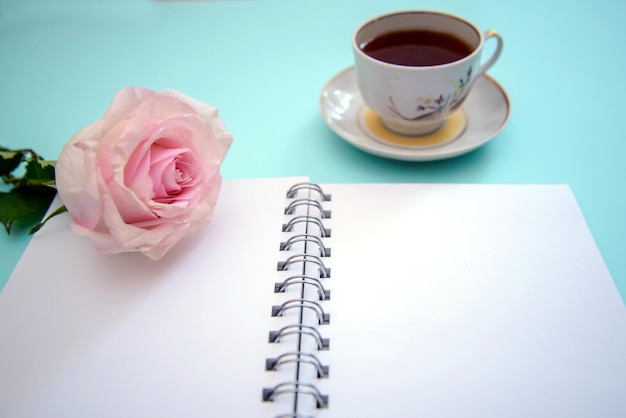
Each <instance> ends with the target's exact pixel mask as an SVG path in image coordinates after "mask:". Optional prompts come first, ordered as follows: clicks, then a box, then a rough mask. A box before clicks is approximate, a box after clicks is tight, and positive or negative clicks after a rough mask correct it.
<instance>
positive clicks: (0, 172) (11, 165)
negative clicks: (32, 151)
mask: <svg viewBox="0 0 626 418" xmlns="http://www.w3.org/2000/svg"><path fill="white" fill-rule="evenodd" d="M22 161H24V153H23V152H22V151H8V150H4V149H3V150H0V176H6V175H8V174H10V173H11V172H12V171H13V170H15V169H16V168H17V167H19V165H20V163H21V162H22Z"/></svg>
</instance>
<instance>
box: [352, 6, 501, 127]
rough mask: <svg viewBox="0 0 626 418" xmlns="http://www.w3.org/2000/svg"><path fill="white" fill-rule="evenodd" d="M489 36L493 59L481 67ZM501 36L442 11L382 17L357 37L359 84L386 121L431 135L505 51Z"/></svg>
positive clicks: (367, 101)
mask: <svg viewBox="0 0 626 418" xmlns="http://www.w3.org/2000/svg"><path fill="white" fill-rule="evenodd" d="M487 39H495V40H496V42H497V43H496V46H495V49H494V51H493V53H492V55H491V57H490V58H489V59H488V60H487V61H486V62H485V63H483V64H482V65H481V53H482V51H483V47H484V45H485V41H486V40H487ZM502 45H503V40H502V37H501V36H500V35H499V34H498V33H497V32H495V31H493V30H489V31H487V32H485V33H482V32H481V31H480V30H479V29H478V28H477V27H476V26H475V25H473V24H472V23H470V22H468V21H467V20H465V19H463V18H460V17H457V16H454V15H451V14H447V13H442V12H434V11H419V10H415V11H413V10H409V11H400V12H394V13H389V14H384V15H381V16H377V17H375V18H373V19H370V20H368V21H367V22H365V23H363V24H362V25H361V26H359V27H358V28H357V29H356V31H355V32H354V35H353V36H352V49H353V51H354V60H355V61H354V64H355V72H356V79H357V84H358V87H359V91H360V93H361V95H362V96H363V100H364V101H365V104H366V105H367V106H368V107H369V108H370V109H371V110H373V111H374V112H375V113H376V114H378V116H380V118H381V121H382V123H383V125H384V126H385V127H386V128H387V129H389V130H391V131H393V132H395V133H398V134H401V135H415V136H417V135H426V134H429V133H432V132H434V131H436V130H437V129H439V128H440V127H441V126H442V125H443V123H444V122H445V120H446V118H448V117H449V116H450V115H451V114H452V113H453V112H455V111H456V110H457V109H459V107H460V106H461V104H462V103H463V100H464V99H465V97H466V96H467V94H468V93H469V91H470V89H471V88H472V85H473V82H474V80H475V79H476V78H477V77H479V76H481V75H482V74H484V73H485V72H486V71H487V70H488V69H489V68H490V67H491V66H492V65H493V64H494V63H495V62H496V60H497V59H498V57H499V55H500V53H501V51H502Z"/></svg>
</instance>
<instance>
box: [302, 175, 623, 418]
mask: <svg viewBox="0 0 626 418" xmlns="http://www.w3.org/2000/svg"><path fill="white" fill-rule="evenodd" d="M324 189H325V191H326V192H327V193H331V194H332V220H331V224H332V238H331V239H330V244H329V245H330V247H332V259H331V261H332V263H331V266H332V267H331V268H332V272H333V275H332V278H331V279H329V280H327V281H326V282H325V285H326V286H327V287H328V288H329V289H330V290H331V292H332V299H331V301H330V302H328V305H327V310H328V311H329V312H330V313H331V315H332V319H333V322H332V324H331V325H330V327H329V328H328V331H327V333H328V336H329V337H330V340H331V348H330V350H329V351H328V353H327V355H326V356H325V357H324V361H326V362H327V363H328V364H329V365H330V375H329V378H328V379H320V380H319V381H318V385H319V388H320V390H321V391H322V392H323V393H327V394H328V395H329V407H328V409H324V410H322V409H320V410H318V411H314V413H315V414H316V416H318V417H319V418H325V417H333V418H338V417H359V418H366V417H371V418H374V417H376V418H383V417H394V418H403V417H405V418H409V417H481V418H489V417H492V418H501V417H507V418H512V417H568V418H572V417H605V418H606V417H621V416H624V413H625V411H626V396H624V393H625V392H624V391H625V389H626V309H625V307H624V304H623V302H622V300H621V299H620V297H619V294H618V292H617V289H616V287H615V285H614V282H613V280H612V278H611V276H610V274H609V272H608V271H607V269H606V267H605V264H604V262H603V260H602V257H601V255H600V254H599V252H598V249H597V248H596V245H595V243H594V241H593V238H592V236H591V234H590V233H589V230H588V228H587V226H586V223H585V221H584V218H583V216H582V214H581V212H580V210H579V208H578V205H577V203H576V201H575V198H574V196H573V195H572V193H571V191H570V189H569V188H568V187H567V186H565V185H538V186H529V185H441V184H440V185H434V184H433V185H408V184H379V185H332V184H331V185H327V186H324Z"/></svg>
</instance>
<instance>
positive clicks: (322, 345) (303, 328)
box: [269, 324, 330, 350]
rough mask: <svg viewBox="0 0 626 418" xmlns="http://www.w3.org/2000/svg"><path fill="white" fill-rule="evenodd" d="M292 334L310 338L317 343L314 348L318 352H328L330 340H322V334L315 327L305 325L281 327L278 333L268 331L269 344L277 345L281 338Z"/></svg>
mask: <svg viewBox="0 0 626 418" xmlns="http://www.w3.org/2000/svg"><path fill="white" fill-rule="evenodd" d="M294 334H297V335H300V336H303V335H308V336H310V337H312V338H313V339H314V340H315V342H316V343H317V344H316V346H317V349H318V350H328V349H329V347H330V340H329V339H328V338H322V334H321V333H320V332H319V330H318V329H317V327H313V326H311V325H306V324H290V325H286V326H284V327H282V328H281V329H279V330H278V331H270V338H269V342H271V343H279V342H280V341H281V340H282V339H283V337H286V336H287V335H294Z"/></svg>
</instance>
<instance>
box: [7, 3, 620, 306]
mask: <svg viewBox="0 0 626 418" xmlns="http://www.w3.org/2000/svg"><path fill="white" fill-rule="evenodd" d="M410 8H413V9H414V8H420V9H436V10H442V11H447V12H451V13H454V14H458V15H462V16H464V17H466V18H467V19H469V20H471V21H473V22H474V23H476V24H477V25H478V26H479V27H480V28H482V29H484V30H486V29H496V30H498V31H499V32H500V33H501V34H502V35H503V37H504V39H505V46H504V52H503V54H502V56H501V58H500V60H499V61H498V62H497V63H496V65H495V66H494V67H493V68H492V69H491V70H490V74H491V75H492V76H493V77H494V78H496V79H497V80H498V81H499V82H500V83H501V84H502V85H503V86H504V88H505V89H506V90H507V91H508V93H509V95H510V98H511V102H512V107H513V113H512V117H511V120H510V122H509V125H508V126H507V127H506V129H505V130H504V131H503V132H502V133H501V134H500V135H499V136H498V137H497V138H496V139H494V140H493V141H491V142H490V143H488V144H487V145H486V146H484V147H482V148H480V149H478V150H476V151H474V152H472V153H470V154H468V155H465V156H462V157H458V158H455V159H451V160H445V161H439V162H430V163H408V162H399V161H391V160H386V159H383V158H379V157H375V156H371V155H369V154H365V153H363V152H361V151H359V150H357V149H356V148H353V147H352V146H350V145H349V144H347V143H346V142H344V141H343V140H341V139H340V138H339V137H338V136H336V135H335V134H334V133H333V132H332V131H331V130H330V129H329V128H328V127H327V126H326V125H325V124H324V122H323V120H322V118H321V117H320V114H319V110H318V98H319V94H320V91H321V89H322V87H323V86H324V84H325V83H326V82H327V81H328V80H329V79H330V78H331V77H332V76H333V75H334V74H336V73H337V72H338V71H340V70H342V69H344V68H346V67H348V66H349V65H351V63H352V52H351V49H350V37H351V35H352V32H353V30H354V29H355V27H356V26H357V25H358V24H359V23H360V22H362V21H364V20H365V19H368V18H370V17H372V16H374V15H376V14H380V13H385V12H389V11H393V10H398V9H410ZM625 16H626V1H623V0H595V1H588V0H587V1H581V0H571V1H568V2H559V1H554V2H553V1H545V0H521V1H502V0H474V1H467V0H436V1H426V0H424V1H415V0H411V1H403V0H379V1H367V0H314V1H312V0H308V1H303V0H248V1H236V0H231V1H194V2H180V1H179V2H159V1H150V0H136V1H95V0H73V1H70V0H65V1H54V0H46V1H31V0H19V1H16V0H0V135H1V136H0V144H2V145H5V146H8V147H32V148H34V149H36V150H37V151H38V152H40V153H41V154H43V155H44V156H45V157H47V158H50V159H54V158H56V156H57V155H58V153H59V152H60V150H61V147H62V146H63V144H64V143H65V141H67V140H68V139H69V138H70V137H71V136H72V135H73V134H74V133H75V132H76V131H77V130H78V129H80V128H82V127H83V126H85V125H87V124H88V123H91V122H92V121H94V120H95V119H97V118H99V117H100V116H101V115H102V113H103V112H104V111H105V109H106V107H107V106H108V104H109V102H110V101H111V99H112V97H113V95H114V94H115V92H116V91H117V90H119V89H121V88H122V87H125V86H128V85H138V86H145V87H149V88H152V89H155V90H160V89H163V88H167V87H172V88H176V89H179V90H181V91H183V92H185V93H187V94H189V95H191V96H194V97H196V98H198V99H200V100H202V101H205V102H207V103H210V104H212V105H214V106H217V107H218V108H219V109H220V113H221V115H222V118H223V120H224V122H225V123H226V125H227V126H228V128H229V129H230V130H231V131H232V132H233V134H234V138H235V142H234V145H233V147H232V149H231V151H230V153H229V155H228V157H227V159H226V161H225V163H224V166H223V175H224V177H225V178H229V179H233V178H248V177H273V176H293V175H309V176H311V178H312V180H313V181H316V182H323V183H333V182H335V183H339V182H341V183H345V182H435V183H438V182H441V183H567V184H569V185H570V186H571V188H572V189H573V191H574V193H575V195H576V197H577V199H578V201H579V204H580V206H581V208H582V210H583V213H584V215H585V217H586V219H587V222H588V224H589V227H590V229H591V231H592V233H593V235H594V237H595V239H596V242H597V244H598V246H599V248H600V251H601V252H602V255H603V256H604V258H605V260H606V263H607V265H608V267H609V270H610V271H611V274H612V275H613V278H614V280H615V282H616V284H617V286H618V288H619V290H620V292H621V295H622V297H623V298H625V299H626V256H625V255H626V220H625V219H624V218H625V216H626V182H625V181H626V168H625V164H624V159H625V158H626V133H625V131H624V123H623V120H624V117H625V115H624V109H625V106H624V104H623V103H624V97H626V82H625V81H624V80H625V79H626V52H625V51H626V49H625V48H624V42H625V41H626V24H624V17H625ZM373 221H375V220H373ZM511 239H513V240H514V239H515V237H511ZM27 243H28V237H26V236H24V235H20V234H15V235H11V236H7V235H6V234H4V233H3V232H2V233H0V257H1V258H0V261H1V262H0V288H1V287H2V286H3V285H4V283H5V282H6V281H7V280H8V278H9V276H10V274H11V271H12V270H13V268H14V266H15V264H16V263H17V261H18V259H19V257H20V256H21V254H22V252H23V250H24V248H25V247H26V245H27ZM86 245H88V244H87V243H86ZM538 245H541V243H538ZM451 262H453V260H451ZM44 271H45V266H42V272H44Z"/></svg>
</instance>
